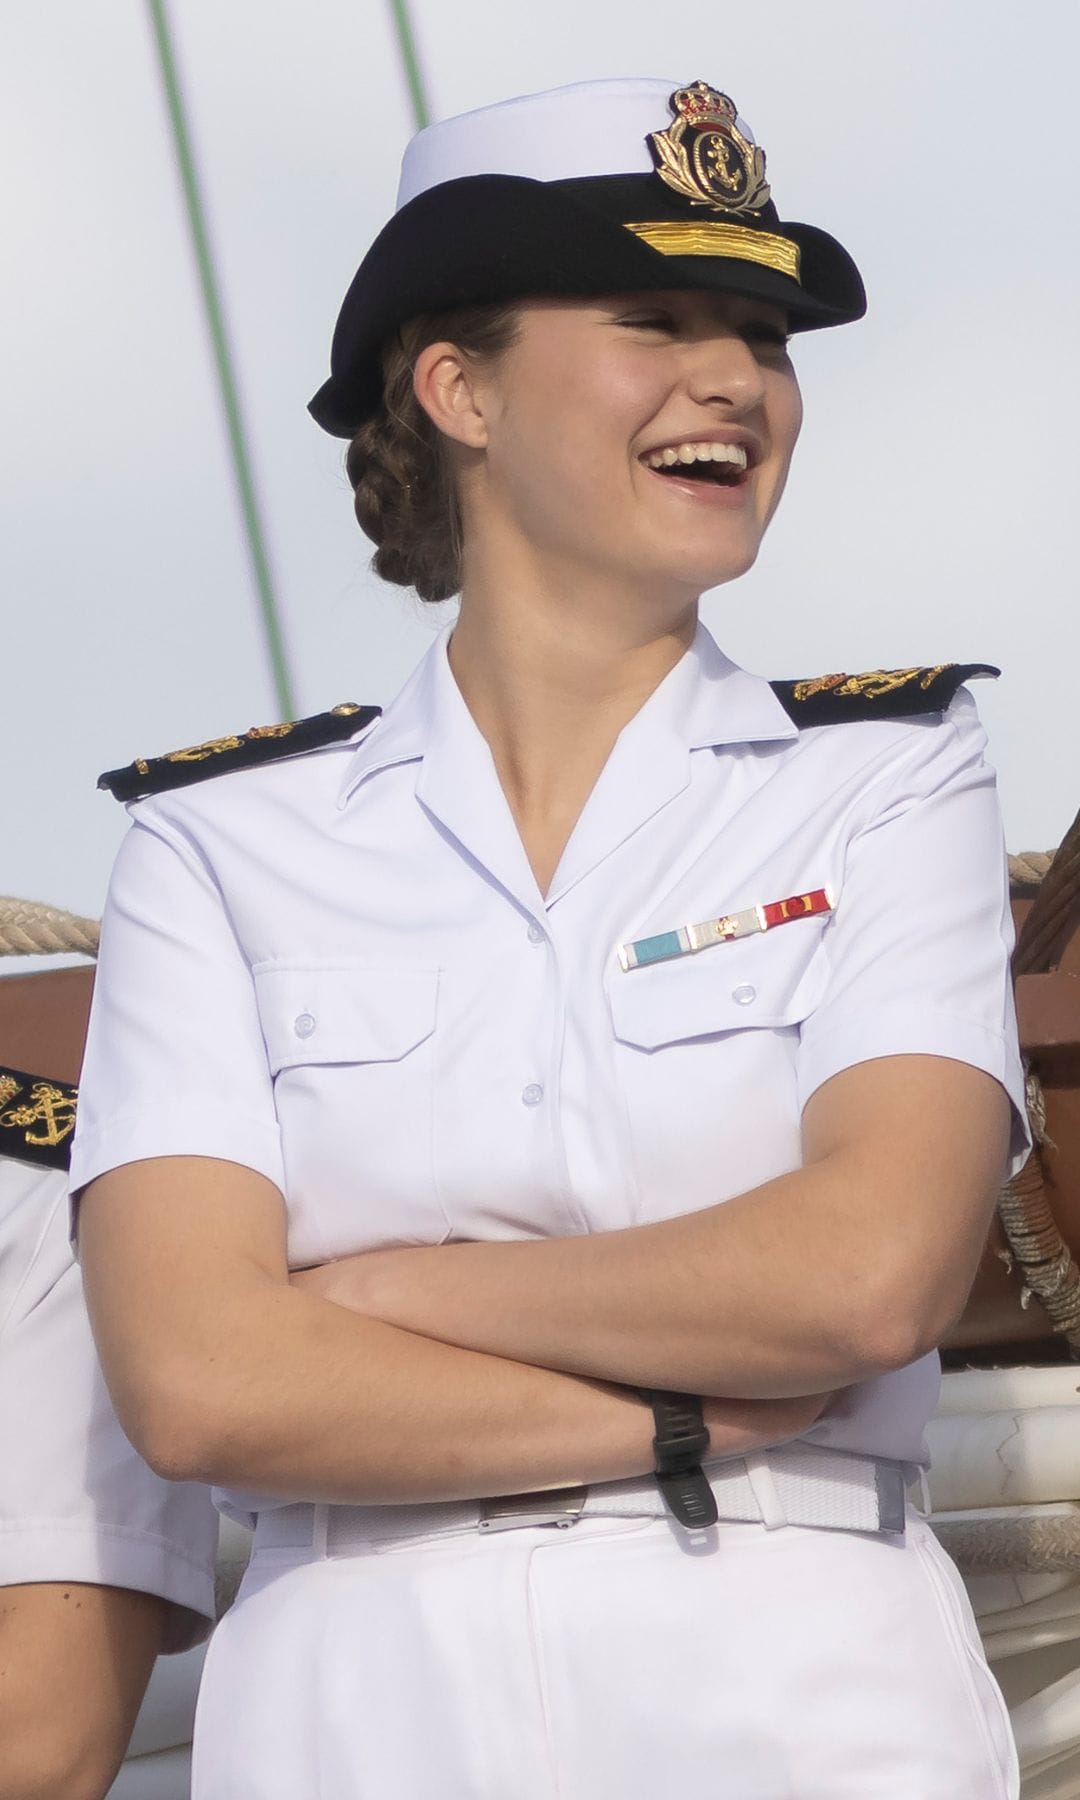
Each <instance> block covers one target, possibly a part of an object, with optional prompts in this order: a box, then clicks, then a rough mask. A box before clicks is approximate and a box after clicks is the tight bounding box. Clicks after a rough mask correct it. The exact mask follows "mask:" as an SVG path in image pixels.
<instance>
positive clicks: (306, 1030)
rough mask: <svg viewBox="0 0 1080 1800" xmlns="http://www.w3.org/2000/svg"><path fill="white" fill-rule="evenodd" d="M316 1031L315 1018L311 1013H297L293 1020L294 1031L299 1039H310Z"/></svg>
mask: <svg viewBox="0 0 1080 1800" xmlns="http://www.w3.org/2000/svg"><path fill="white" fill-rule="evenodd" d="M314 1029H315V1019H314V1016H313V1015H312V1014H311V1013H309V1012H302V1013H297V1015H296V1018H295V1019H294V1020H293V1030H294V1031H295V1033H296V1035H297V1037H298V1038H309V1037H310V1036H311V1034H312V1032H313V1031H314Z"/></svg>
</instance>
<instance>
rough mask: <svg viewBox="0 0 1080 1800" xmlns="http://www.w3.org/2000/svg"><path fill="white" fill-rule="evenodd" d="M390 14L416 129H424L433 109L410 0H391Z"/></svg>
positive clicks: (428, 122) (429, 121)
mask: <svg viewBox="0 0 1080 1800" xmlns="http://www.w3.org/2000/svg"><path fill="white" fill-rule="evenodd" d="M390 14H391V17H392V18H393V21H394V30H395V32H396V34H397V41H398V49H399V50H400V52H401V61H402V65H403V67H404V70H405V81H406V85H407V87H408V89H409V99H410V100H411V101H412V109H413V118H414V120H415V121H416V129H417V131H422V130H423V129H424V126H425V125H430V123H431V109H430V108H429V106H428V100H427V93H426V91H425V88H424V77H423V73H422V72H421V68H420V58H419V56H418V55H417V53H416V34H415V33H414V31H413V28H412V21H411V19H410V18H409V7H408V0H390Z"/></svg>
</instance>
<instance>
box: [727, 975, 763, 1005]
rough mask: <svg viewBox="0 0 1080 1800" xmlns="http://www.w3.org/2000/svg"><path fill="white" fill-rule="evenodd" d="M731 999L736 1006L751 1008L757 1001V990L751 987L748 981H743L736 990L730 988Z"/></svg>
mask: <svg viewBox="0 0 1080 1800" xmlns="http://www.w3.org/2000/svg"><path fill="white" fill-rule="evenodd" d="M731 998H732V999H733V1000H734V1001H735V1004H736V1005H737V1006H751V1005H752V1004H753V1002H754V1001H755V1000H756V999H757V988H755V987H751V986H750V983H749V982H748V981H744V982H742V983H740V985H739V986H738V987H737V988H732V990H731Z"/></svg>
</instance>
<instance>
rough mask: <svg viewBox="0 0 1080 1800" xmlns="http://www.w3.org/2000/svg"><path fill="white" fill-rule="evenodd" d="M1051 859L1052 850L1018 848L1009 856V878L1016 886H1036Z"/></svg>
mask: <svg viewBox="0 0 1080 1800" xmlns="http://www.w3.org/2000/svg"><path fill="white" fill-rule="evenodd" d="M1053 860H1054V852H1053V851H1052V850H1020V851H1018V853H1017V854H1016V855H1015V856H1010V858H1009V880H1010V881H1011V882H1015V883H1016V885H1017V886H1018V887H1038V885H1039V883H1040V881H1041V880H1042V878H1043V876H1044V875H1045V874H1046V871H1047V869H1048V868H1049V867H1050V864H1051V863H1052V862H1053Z"/></svg>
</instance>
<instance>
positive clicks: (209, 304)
mask: <svg viewBox="0 0 1080 1800" xmlns="http://www.w3.org/2000/svg"><path fill="white" fill-rule="evenodd" d="M148 5H149V9H150V22H151V25H152V28H153V33H154V41H155V44H156V46H157V53H158V61H159V63H160V65H161V79H162V82H163V84H164V88H165V99H166V103H167V105H168V110H169V122H170V124H171V126H172V136H173V148H174V150H175V153H176V163H177V169H178V171H179V174H180V181H181V185H182V187H183V191H184V202H185V205H186V207H187V215H188V223H189V225H190V227H191V242H192V248H193V249H194V252H195V262H196V266H197V268H198V271H199V284H200V286H201V288H202V297H203V305H204V307H205V309H206V322H207V326H208V328H209V331H210V342H211V346H212V348H213V353H214V365H215V368H216V371H217V380H218V388H219V390H220V393H221V404H222V407H223V409H224V412H225V425H226V430H227V432H228V438H229V450H230V452H231V455H232V463H233V473H234V475H235V478H236V489H237V494H238V496H239V500H240V511H241V514H242V516H243V521H244V532H245V535H246V538H247V545H248V554H249V556H250V559H251V572H252V575H253V577H254V581H255V591H256V594H257V596H258V601H259V612H260V616H261V620H262V627H263V633H264V636H265V640H266V650H267V654H268V656H269V659H270V667H271V671H272V673H273V678H274V687H275V690H276V692H277V704H278V707H279V709H280V713H281V717H282V718H283V719H294V718H295V717H296V706H295V704H294V701H293V690H292V680H291V677H290V674H289V666H288V661H287V659H286V655H285V643H284V638H283V635H282V631H281V623H280V620H279V618H278V607H277V600H276V598H275V595H274V583H273V577H272V576H271V573H270V558H269V556H268V554H267V549H266V539H265V536H264V533H263V528H262V521H261V519H260V516H259V504H258V499H257V497H256V493H255V481H254V477H253V475H252V470H251V458H250V456H249V455H248V448H247V435H246V432H245V430H244V420H243V415H242V413H241V410H240V397H239V394H238V392H237V386H236V380H235V377H234V375H233V365H232V355H231V353H230V349H229V339H228V333H227V332H226V329H225V315H224V312H223V310H222V305H221V295H220V290H219V286H218V280H217V275H216V273H215V270H214V259H213V255H212V253H211V249H210V234H209V231H208V229H207V224H206V214H205V212H204V209H203V204H202V196H201V194H200V192H199V180H198V175H197V173H196V169H195V158H194V155H193V154H192V148H191V138H190V135H189V132H188V126H187V117H186V110H185V107H184V98H183V94H182V92H181V88H180V76H179V72H178V69H177V65H176V58H175V55H174V54H173V47H172V39H171V35H170V32H169V22H168V17H167V14H166V0H148Z"/></svg>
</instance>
